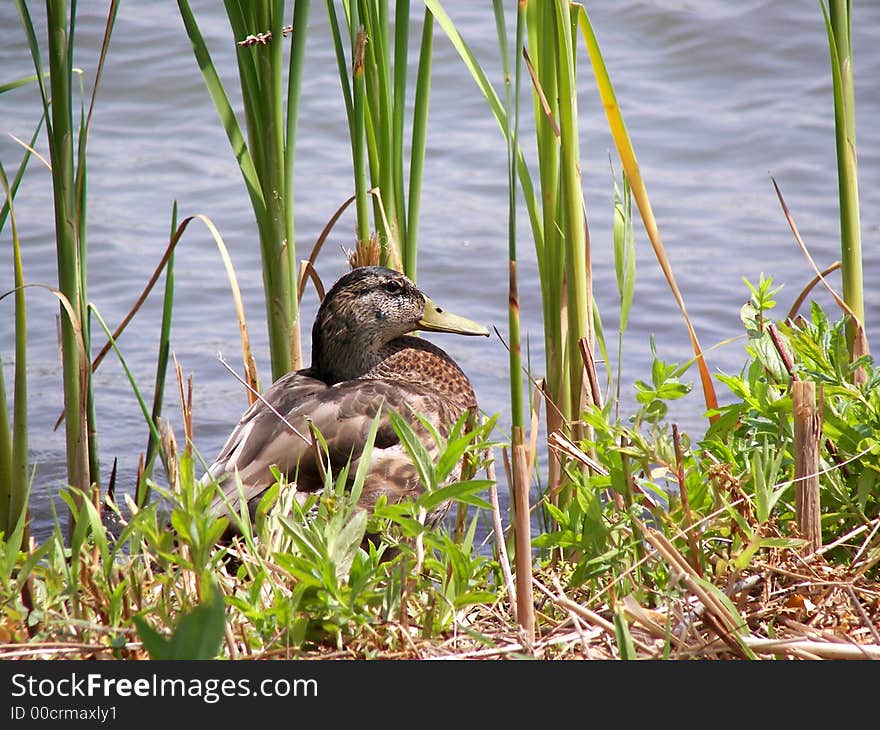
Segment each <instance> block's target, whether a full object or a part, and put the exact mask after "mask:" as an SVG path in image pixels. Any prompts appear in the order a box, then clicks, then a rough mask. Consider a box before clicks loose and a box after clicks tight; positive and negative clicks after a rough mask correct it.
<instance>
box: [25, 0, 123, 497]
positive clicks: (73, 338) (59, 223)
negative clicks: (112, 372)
mask: <svg viewBox="0 0 880 730" xmlns="http://www.w3.org/2000/svg"><path fill="white" fill-rule="evenodd" d="M16 6H17V8H18V12H19V16H20V18H21V22H22V26H23V28H24V31H25V34H26V36H27V40H28V44H29V47H30V51H31V57H32V59H33V62H34V68H35V70H36V77H37V83H38V84H39V88H40V96H41V99H42V103H43V114H44V117H45V120H46V132H47V136H48V142H49V157H50V161H51V166H52V187H53V202H54V212H55V238H56V254H57V260H58V284H59V293H60V297H59V298H60V299H61V300H62V304H63V305H64V306H63V307H62V313H61V350H62V352H61V357H62V371H63V375H62V377H63V384H64V412H65V419H64V421H65V438H66V452H67V480H68V483H69V484H70V485H72V486H74V487H78V488H79V489H80V490H82V491H84V492H88V490H89V488H90V487H91V485H92V484H95V483H97V482H98V481H99V461H98V446H97V428H96V425H95V403H94V395H93V391H92V386H91V368H90V362H89V354H88V353H89V343H90V331H89V318H88V316H87V313H86V303H87V301H88V294H87V246H86V202H87V195H86V179H87V176H86V144H87V141H88V132H89V126H90V123H91V118H92V112H93V110H94V105H95V100H96V97H97V91H98V88H99V86H100V79H101V73H102V71H103V68H104V61H105V59H106V57H107V51H108V49H109V43H110V37H111V34H112V31H113V26H114V23H115V20H116V14H117V11H118V8H119V3H118V0H113V2H111V3H110V6H109V8H108V13H107V22H106V26H105V31H104V38H103V44H102V47H101V53H100V56H99V59H98V65H97V69H96V73H95V81H94V84H93V86H92V90H91V98H90V102H89V107H88V112H86V110H85V108H84V106H81V107H80V113H79V120H78V124H74V114H73V89H72V86H73V83H72V81H73V78H74V65H73V56H74V46H75V29H76V3H75V2H73V3H72V4H71V5H70V9H69V11H68V6H67V3H66V2H64V1H63V0H59V1H58V2H47V3H46V21H47V31H48V32H47V37H48V61H49V66H48V75H49V88H48V89H47V87H46V84H45V81H44V77H45V71H44V67H43V62H42V56H41V53H40V46H39V42H38V40H37V34H36V31H35V30H34V25H33V22H32V19H31V15H30V11H29V10H28V7H27V5H26V3H25V2H24V1H23V0H16ZM74 142H75V143H76V149H75V150H74Z"/></svg>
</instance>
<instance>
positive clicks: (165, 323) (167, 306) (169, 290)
mask: <svg viewBox="0 0 880 730" xmlns="http://www.w3.org/2000/svg"><path fill="white" fill-rule="evenodd" d="M176 231H177V201H176V200H175V201H174V205H173V207H172V210H171V239H173V238H174V233H175V232H176ZM166 266H167V268H166V270H165V295H164V297H163V299H162V324H161V326H160V330H159V352H158V355H157V357H156V380H155V385H154V386H153V408H152V410H151V412H150V421H152V423H153V424H156V425H157V426H158V423H159V417H160V416H161V415H162V401H163V399H164V396H165V377H166V374H167V372H168V357H169V355H170V351H171V314H172V312H173V309H174V253H173V251H172V253H171V254H170V255H169V257H168V263H167V264H166ZM158 450H159V440H158V439H157V438H156V431H155V430H154V429H150V431H149V435H148V437H147V449H146V455H145V458H144V475H143V481H142V482H141V483H139V484H138V487H137V495H136V497H135V503H136V504H137V505H138V507H143V506H144V505H145V504H146V503H147V502H148V501H149V499H150V487H149V481H148V480H149V477H150V476H151V475H152V473H153V462H154V461H155V458H156V454H157V453H158Z"/></svg>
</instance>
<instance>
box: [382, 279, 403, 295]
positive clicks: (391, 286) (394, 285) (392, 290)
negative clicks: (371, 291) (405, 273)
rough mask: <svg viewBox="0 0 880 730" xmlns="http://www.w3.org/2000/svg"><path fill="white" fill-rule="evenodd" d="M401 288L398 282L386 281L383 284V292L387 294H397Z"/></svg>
mask: <svg viewBox="0 0 880 730" xmlns="http://www.w3.org/2000/svg"><path fill="white" fill-rule="evenodd" d="M402 288H403V286H401V284H400V282H399V281H386V282H385V291H387V292H388V293H389V294H397V292H399V291H400V290H401V289H402Z"/></svg>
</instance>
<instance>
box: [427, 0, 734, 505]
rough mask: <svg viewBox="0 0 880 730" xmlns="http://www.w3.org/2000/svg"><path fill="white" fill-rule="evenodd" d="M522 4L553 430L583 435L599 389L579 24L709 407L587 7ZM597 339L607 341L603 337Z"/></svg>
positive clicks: (564, 495)
mask: <svg viewBox="0 0 880 730" xmlns="http://www.w3.org/2000/svg"><path fill="white" fill-rule="evenodd" d="M426 4H427V6H428V8H429V9H430V10H431V12H432V13H433V14H434V16H435V19H436V20H437V22H438V24H439V25H440V26H441V27H442V29H443V30H444V32H445V33H446V35H447V36H448V37H449V39H450V41H451V42H452V44H453V46H454V47H455V48H456V50H457V51H458V53H459V55H460V56H461V58H462V60H463V61H464V63H465V65H466V66H467V68H468V69H469V70H470V72H471V75H472V76H473V77H474V80H475V81H476V82H477V85H478V86H479V88H480V90H481V91H482V93H483V95H484V96H485V97H486V99H487V101H488V103H489V107H490V109H491V111H492V113H493V115H494V116H495V118H496V120H497V121H498V124H499V126H500V127H501V130H502V133H504V134H505V136H506V137H507V138H508V143H509V144H510V143H511V140H510V130H511V129H512V127H511V125H510V122H509V119H508V113H509V112H508V110H506V109H505V107H504V105H503V104H502V103H501V101H500V99H499V98H498V95H497V93H496V91H495V89H494V87H493V85H492V83H491V82H490V81H489V79H488V77H487V76H486V74H485V72H484V71H483V70H482V68H481V67H480V64H479V62H478V61H477V59H476V58H475V56H474V54H473V53H472V52H471V50H470V48H469V47H468V45H467V43H466V42H465V41H464V39H463V38H462V37H461V34H460V33H459V32H458V30H457V29H456V27H455V25H454V23H453V22H452V20H451V19H450V18H449V16H448V14H447V13H446V12H445V10H444V9H443V7H442V5H441V3H440V2H439V0H426ZM524 6H525V17H526V29H527V44H526V48H525V52H526V53H527V54H528V57H527V59H526V63H527V67H528V70H529V73H530V75H531V78H532V88H533V95H532V96H533V109H534V120H535V132H536V145H537V157H538V160H537V173H538V184H537V186H536V185H535V184H533V182H532V174H531V171H530V169H529V166H528V164H527V163H526V161H525V159H524V156H523V153H522V151H521V150H520V149H519V144H518V143H516V144H515V145H514V147H515V148H516V151H515V157H516V164H515V167H516V171H517V177H518V181H519V185H520V188H521V190H522V193H523V202H524V205H525V207H526V210H527V212H528V215H529V220H530V224H531V230H532V236H533V240H534V246H535V253H536V257H537V262H538V271H539V277H540V281H541V295H542V310H543V317H544V322H543V324H544V345H545V368H546V373H545V377H544V381H545V382H544V389H545V397H546V399H547V401H548V406H547V432H548V435H549V434H552V433H555V432H556V431H562V432H563V433H565V432H570V433H571V432H572V431H573V432H574V433H572V435H574V436H577V435H578V433H577V432H578V428H579V427H578V425H577V424H578V421H579V420H580V417H581V415H582V413H583V411H584V409H585V408H586V407H587V406H588V405H589V404H590V402H591V401H592V400H594V398H595V397H597V394H595V393H594V392H593V389H592V387H590V388H587V387H586V386H587V383H586V382H585V379H584V371H585V367H584V366H585V364H588V363H585V360H587V361H590V360H594V358H593V357H592V352H593V348H594V346H595V344H596V332H597V329H598V330H599V331H601V330H600V329H599V327H598V325H599V320H598V316H597V315H596V314H594V309H595V307H594V303H593V299H592V284H591V271H590V247H589V236H588V230H587V223H586V213H585V209H584V201H583V194H582V190H581V177H580V176H581V170H580V160H579V146H580V143H579V135H578V113H577V110H578V94H577V50H578V42H577V31H578V29H580V31H581V35H582V36H583V39H584V41H585V44H586V49H587V52H588V55H589V59H590V64H591V70H592V71H593V75H594V76H595V79H596V83H597V87H598V90H599V94H600V97H601V98H602V102H603V107H604V108H605V111H606V115H607V117H608V125H609V129H610V131H611V134H612V137H613V138H614V141H615V145H616V147H617V151H618V155H619V157H620V159H621V164H622V167H623V171H624V175H625V178H626V180H627V182H628V183H629V184H630V186H631V189H632V194H633V198H634V199H635V200H636V203H637V205H638V208H639V212H640V213H641V217H642V220H643V222H644V225H645V229H646V232H647V234H648V238H649V239H650V241H651V244H652V246H653V248H654V251H655V254H656V256H657V259H658V262H659V263H660V266H661V268H662V270H663V272H664V274H665V276H666V278H667V282H668V283H669V286H670V289H671V290H672V293H673V295H674V297H675V300H676V302H677V303H678V305H679V308H680V309H681V311H682V314H683V316H684V319H685V324H686V326H687V328H688V334H689V336H690V338H691V343H692V345H693V348H694V352H695V356H696V362H697V366H698V368H699V370H700V378H701V381H702V385H703V391H704V398H705V401H706V406H707V409H708V410H709V411H710V412H711V411H712V409H714V408H715V407H716V406H717V400H716V397H715V391H714V386H713V384H712V379H711V377H710V375H709V371H708V367H707V366H706V363H705V360H704V357H703V353H702V349H701V348H700V345H699V342H698V341H697V337H696V333H695V331H694V329H693V327H692V325H691V323H690V320H689V318H688V315H687V311H686V309H685V306H684V301H683V298H682V296H681V293H680V291H679V290H678V286H677V284H676V282H675V277H674V275H673V273H672V268H671V266H670V264H669V261H668V259H667V257H666V254H665V251H664V249H663V244H662V240H661V239H660V234H659V230H658V228H657V226H656V222H655V220H654V217H653V213H652V211H651V206H650V202H649V200H648V197H647V191H646V188H645V185H644V182H643V180H642V177H641V174H640V171H639V167H638V163H637V162H636V158H635V152H634V150H633V146H632V143H631V142H630V140H629V137H628V135H627V132H626V128H625V126H624V124H623V118H622V115H621V113H620V109H619V107H618V105H617V102H616V99H615V97H614V91H613V88H612V86H611V82H610V78H609V76H608V73H607V70H606V68H605V63H604V60H603V58H602V55H601V52H600V51H599V47H598V43H597V41H596V38H595V34H594V33H593V30H592V26H591V24H590V21H589V18H588V16H587V14H586V11H585V10H584V8H583V7H582V6H581V5H579V4H577V3H571V4H570V3H567V2H563V1H561V0H560V1H557V2H552V3H551V2H541V3H535V2H532V3H528V2H527V3H524ZM536 189H537V190H539V194H536ZM625 288H626V289H627V290H628V291H627V292H622V295H623V299H622V301H626V300H628V299H631V296H632V292H631V283H626V287H625ZM598 344H600V346H603V345H602V343H601V342H599V343H598ZM511 377H512V378H518V377H519V374H518V373H515V374H513V373H512V376H511ZM514 387H515V386H514ZM513 398H514V399H515V396H513ZM514 410H515V409H514ZM572 427H573V428H572ZM560 458H561V457H560ZM548 477H549V478H548V482H549V487H550V490H551V491H550V495H551V497H552V498H553V499H555V500H556V501H557V502H558V503H564V502H565V501H566V500H568V499H569V496H570V494H569V489H568V483H567V479H566V477H565V474H564V470H563V468H562V462H561V461H560V460H558V459H556V458H551V459H550V461H549V474H548Z"/></svg>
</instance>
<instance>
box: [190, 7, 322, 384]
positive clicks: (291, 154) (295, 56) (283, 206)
mask: <svg viewBox="0 0 880 730" xmlns="http://www.w3.org/2000/svg"><path fill="white" fill-rule="evenodd" d="M177 5H178V8H179V10H180V15H181V18H182V19H183V23H184V26H185V27H186V32H187V35H188V36H189V39H190V42H191V44H192V48H193V53H194V54H195V57H196V60H197V62H198V64H199V68H200V69H201V71H202V75H203V76H204V79H205V84H206V86H207V88H208V92H209V93H210V95H211V98H212V100H213V102H214V106H215V107H216V109H217V113H218V114H219V116H220V120H221V122H222V124H223V126H224V128H225V130H226V134H227V137H228V138H229V143H230V145H231V146H232V152H233V154H234V155H235V159H236V161H237V162H238V165H239V169H240V170H241V174H242V177H243V178H244V182H245V186H246V188H247V191H248V195H249V197H250V202H251V207H252V208H253V211H254V216H255V218H256V222H257V230H258V233H259V239H260V255H261V260H262V269H263V289H264V293H265V300H266V318H267V327H268V330H269V352H270V358H271V367H272V378H273V380H275V379H277V378H279V377H280V376H281V375H283V374H284V373H286V372H288V371H290V370H294V369H297V368H299V367H301V363H302V352H301V339H300V338H301V334H300V323H299V301H298V298H297V285H296V283H297V282H296V280H297V271H296V240H295V229H294V162H295V146H296V129H297V117H298V111H299V97H300V88H301V85H302V73H303V58H304V56H305V43H306V35H307V32H308V15H309V5H310V4H309V1H308V0H297V2H295V3H294V10H293V18H292V25H290V26H285V24H284V14H285V7H284V6H285V3H284V0H255V1H251V0H226V2H225V7H226V14H227V17H228V19H229V25H230V28H231V30H232V34H233V37H234V39H235V54H236V61H237V64H238V74H239V80H240V83H241V95H242V104H243V108H244V120H245V127H246V129H247V142H245V139H244V135H243V134H242V132H241V127H240V126H239V122H238V120H237V118H236V116H235V112H234V111H233V108H232V104H231V103H230V101H229V96H228V95H227V93H226V90H225V88H224V87H223V84H222V82H221V80H220V76H219V74H218V73H217V70H216V68H215V66H214V63H213V61H212V60H211V55H210V53H209V51H208V47H207V45H206V43H205V40H204V37H203V36H202V33H201V31H200V29H199V26H198V23H197V21H196V18H195V15H194V14H193V12H192V9H191V8H190V4H189V2H187V0H178V3H177ZM287 33H289V35H290V37H291V40H290V45H291V48H290V51H289V53H288V57H287V60H285V44H286V41H285V35H286V34H287ZM285 72H286V74H287V83H286V86H285V83H284V76H285Z"/></svg>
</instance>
